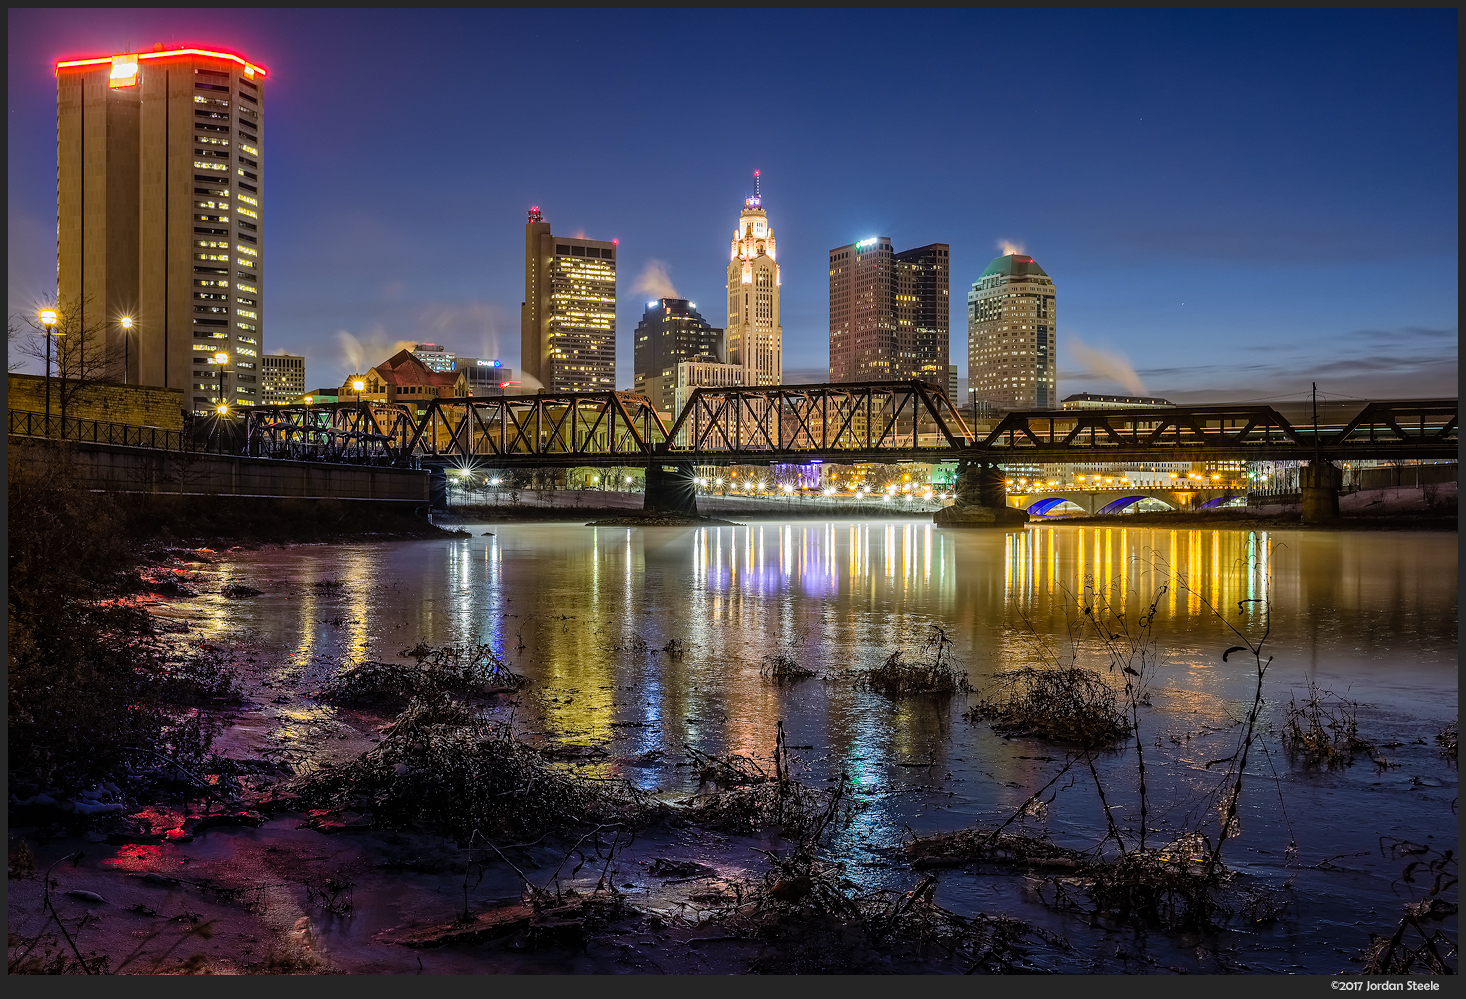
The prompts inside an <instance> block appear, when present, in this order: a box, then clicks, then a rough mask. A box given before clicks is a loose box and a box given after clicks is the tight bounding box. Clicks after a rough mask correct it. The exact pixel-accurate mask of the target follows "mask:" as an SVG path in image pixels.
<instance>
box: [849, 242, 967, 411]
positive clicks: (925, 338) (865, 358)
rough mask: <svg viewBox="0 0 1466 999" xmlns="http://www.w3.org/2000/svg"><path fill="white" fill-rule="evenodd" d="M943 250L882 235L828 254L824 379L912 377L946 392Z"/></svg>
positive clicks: (947, 309) (946, 288)
mask: <svg viewBox="0 0 1466 999" xmlns="http://www.w3.org/2000/svg"><path fill="white" fill-rule="evenodd" d="M949 257H950V248H949V247H948V245H947V244H946V243H932V244H929V245H927V246H921V247H917V248H916V249H914V250H905V251H902V252H900V253H897V252H896V251H895V250H893V249H892V247H891V241H890V239H889V238H887V237H885V236H876V237H872V238H871V239H863V240H860V241H859V242H856V243H851V244H849V245H848V246H840V247H836V248H835V249H833V250H831V251H830V381H832V382H862V381H905V380H907V379H912V378H919V379H921V380H922V381H925V382H927V383H928V384H930V385H932V386H933V387H935V388H938V389H941V390H942V391H944V392H945V391H947V389H948V385H949V379H948V363H947V361H948V353H949V352H948V347H947V343H948V338H949V333H950V330H951V320H950V319H949V318H948V317H949V313H950V307H949V304H948V300H949V295H950V290H949V286H950V279H949V274H950V272H951V268H950V263H949Z"/></svg>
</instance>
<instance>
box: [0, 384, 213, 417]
mask: <svg viewBox="0 0 1466 999" xmlns="http://www.w3.org/2000/svg"><path fill="white" fill-rule="evenodd" d="M51 381H52V385H51V415H52V416H53V417H59V416H60V415H61V399H60V396H59V394H58V388H59V385H60V382H59V380H58V379H55V378H53V379H52V380H51ZM9 388H10V401H9V408H11V409H19V410H26V411H29V412H32V413H44V412H45V411H46V379H45V377H44V376H43V375H17V374H12V375H11V376H10V386H9ZM183 408H184V404H183V393H182V392H181V391H179V390H178V389H170V388H159V387H157V386H151V385H98V384H93V385H87V386H85V387H84V388H82V389H81V390H80V391H79V392H78V393H77V394H76V396H75V397H74V398H73V400H72V403H71V406H70V407H68V408H67V411H66V415H67V417H69V418H71V419H76V420H102V421H104V422H106V423H130V424H132V425H134V426H139V427H163V428H165V429H168V430H179V429H181V428H182V427H183Z"/></svg>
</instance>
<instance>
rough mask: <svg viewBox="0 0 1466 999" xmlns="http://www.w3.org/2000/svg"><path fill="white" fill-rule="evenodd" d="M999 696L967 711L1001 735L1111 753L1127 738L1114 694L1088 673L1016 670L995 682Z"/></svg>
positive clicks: (969, 717) (968, 715) (970, 717)
mask: <svg viewBox="0 0 1466 999" xmlns="http://www.w3.org/2000/svg"><path fill="white" fill-rule="evenodd" d="M994 685H995V686H996V687H997V689H998V690H999V691H1000V693H999V694H998V695H997V696H995V697H994V696H989V697H986V698H984V699H983V700H981V701H979V702H978V703H977V704H976V705H975V706H973V707H972V708H971V709H969V710H968V711H967V712H966V713H965V714H964V715H963V717H964V718H966V719H967V721H969V722H978V721H986V722H988V723H989V724H991V725H992V727H993V728H994V729H996V730H997V731H999V732H1002V733H1003V734H1005V735H1031V736H1038V737H1039V738H1041V739H1051V740H1053V741H1055V742H1071V743H1075V744H1077V745H1080V746H1086V747H1091V748H1096V749H1098V748H1106V749H1108V748H1113V747H1115V746H1118V745H1119V744H1120V743H1122V742H1124V741H1125V739H1126V738H1128V737H1129V735H1130V723H1129V722H1128V721H1127V720H1126V718H1125V715H1124V713H1123V712H1122V711H1121V710H1120V707H1119V703H1118V699H1117V697H1116V695H1115V690H1114V688H1113V687H1111V686H1110V685H1109V684H1108V683H1106V682H1105V680H1104V678H1103V677H1102V676H1100V675H1099V674H1098V673H1095V672H1093V671H1091V670H1087V669H1077V668H1071V669H1064V668H1058V669H1031V668H1030V669H1020V670H1015V671H1013V672H1010V673H1003V674H1000V675H999V676H997V677H996V678H994Z"/></svg>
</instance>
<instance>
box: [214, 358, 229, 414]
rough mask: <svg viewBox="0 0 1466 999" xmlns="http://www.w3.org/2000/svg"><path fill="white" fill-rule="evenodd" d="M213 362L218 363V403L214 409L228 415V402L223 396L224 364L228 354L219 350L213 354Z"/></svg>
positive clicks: (226, 361)
mask: <svg viewBox="0 0 1466 999" xmlns="http://www.w3.org/2000/svg"><path fill="white" fill-rule="evenodd" d="M214 363H215V364H217V365H219V405H217V406H215V407H214V411H215V412H216V413H218V414H219V415H220V416H228V415H229V403H228V401H226V400H225V398H224V366H225V365H226V364H228V363H229V355H228V354H226V353H224V351H222V350H221V351H219V352H218V353H216V354H215V355H214Z"/></svg>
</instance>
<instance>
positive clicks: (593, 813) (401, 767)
mask: <svg viewBox="0 0 1466 999" xmlns="http://www.w3.org/2000/svg"><path fill="white" fill-rule="evenodd" d="M292 790H293V791H294V792H295V793H296V794H298V795H299V796H300V799H301V803H302V804H304V805H306V806H307V807H311V808H317V809H327V810H334V811H344V810H351V811H355V812H358V813H369V814H370V816H371V821H372V824H373V825H374V826H376V827H378V828H384V829H421V830H424V831H430V832H438V833H444V834H446V835H449V836H453V837H455V838H457V839H459V840H460V841H467V840H468V839H469V838H470V837H471V836H472V835H473V832H474V830H478V832H479V833H480V834H482V835H483V836H486V837H488V838H489V839H490V840H491V841H493V840H495V839H502V838H503V837H510V838H513V839H535V838H537V837H540V836H543V835H545V834H555V833H570V832H573V831H574V830H576V829H580V828H584V827H587V826H593V825H603V824H615V823H620V824H626V825H633V826H635V825H640V824H643V823H644V822H645V821H646V820H647V819H648V818H649V817H650V816H651V815H652V814H654V812H655V807H654V806H653V805H652V804H651V803H650V801H649V800H648V799H646V798H645V797H643V796H642V795H640V794H638V793H637V792H635V791H634V790H633V789H632V788H630V787H629V786H626V785H623V784H620V783H616V782H608V781H599V780H591V779H588V778H584V777H580V776H579V775H576V774H574V773H570V772H568V771H566V770H562V769H559V768H557V767H554V766H551V765H550V764H549V763H547V762H546V761H545V759H544V757H543V756H541V755H540V754H539V753H537V752H535V751H534V750H533V749H532V748H531V747H529V746H527V745H526V744H524V743H523V742H520V741H519V740H518V739H516V738H514V736H513V735H512V734H511V733H510V731H509V729H508V728H507V727H504V726H499V725H495V724H492V723H490V722H489V721H487V720H485V719H484V717H483V716H482V714H481V713H480V712H478V711H477V710H475V709H474V708H473V707H472V706H470V705H468V704H466V703H465V702H463V701H459V700H456V699H454V698H452V697H449V696H447V695H446V694H444V693H442V692H441V691H437V692H434V693H432V694H431V695H428V696H424V697H421V698H417V699H414V700H413V701H412V702H411V703H410V704H409V705H408V706H407V709H406V710H405V711H404V712H403V713H402V714H401V715H400V716H399V717H398V718H397V720H396V721H395V722H394V723H393V724H392V726H391V727H390V729H388V731H387V734H386V736H385V737H384V738H383V739H382V741H381V743H380V744H379V745H377V746H376V747H374V748H373V749H371V750H370V751H368V752H366V753H363V754H362V755H360V756H358V757H357V758H356V759H354V760H350V761H348V762H346V763H344V764H341V765H339V766H327V767H323V768H321V769H320V770H318V771H316V772H315V773H313V774H311V775H309V776H307V777H305V778H304V779H302V780H300V781H298V782H296V784H295V785H294V787H293V788H292Z"/></svg>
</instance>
